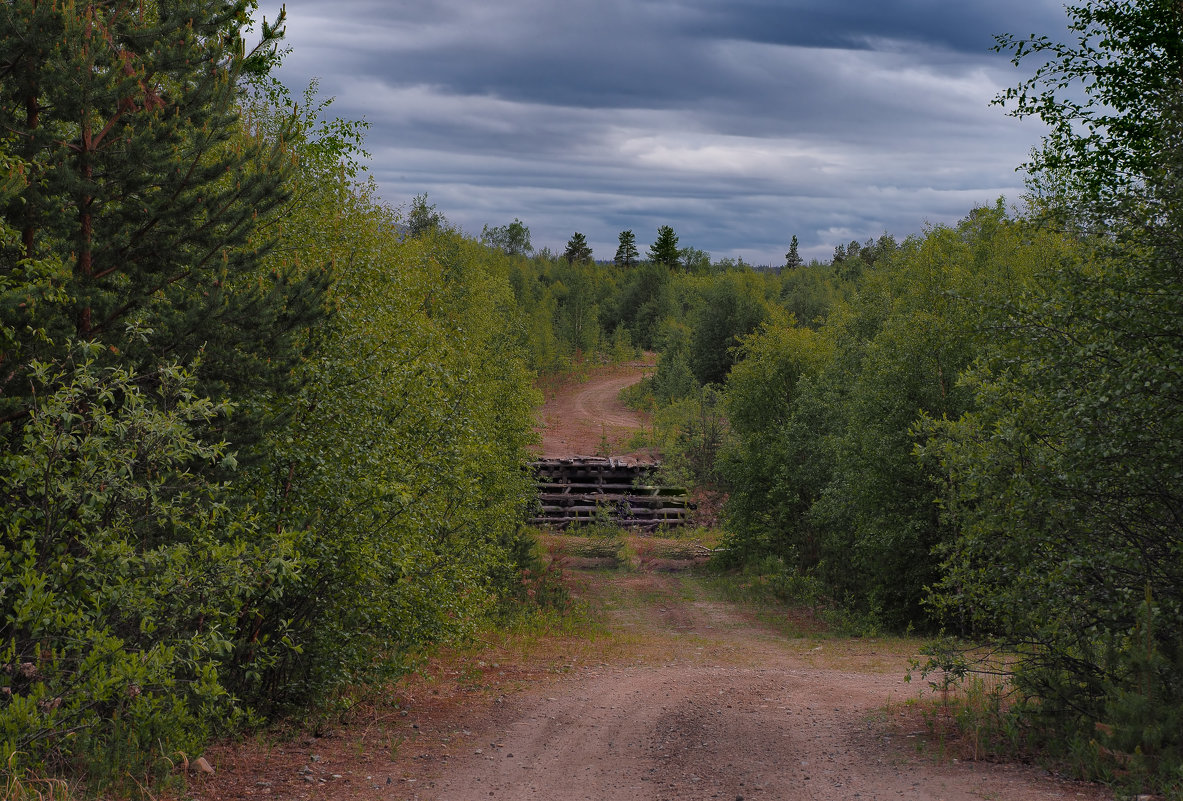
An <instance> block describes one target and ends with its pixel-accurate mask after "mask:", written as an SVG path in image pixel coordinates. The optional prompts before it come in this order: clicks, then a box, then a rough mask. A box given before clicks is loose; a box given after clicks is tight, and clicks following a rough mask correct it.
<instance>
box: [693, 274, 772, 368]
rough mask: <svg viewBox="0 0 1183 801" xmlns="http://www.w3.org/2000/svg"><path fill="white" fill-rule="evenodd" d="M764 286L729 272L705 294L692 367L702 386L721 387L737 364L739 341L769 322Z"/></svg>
mask: <svg viewBox="0 0 1183 801" xmlns="http://www.w3.org/2000/svg"><path fill="white" fill-rule="evenodd" d="M768 314H769V312H768V308H767V306H766V304H765V301H764V293H763V286H762V285H761V282H760V281H759V277H758V276H756V275H755V274H754V273H750V272H728V273H725V274H723V275H722V276H720V277H719V278H718V280H716V281H713V282H712V283H711V284H710V286H709V287H708V288H707V289H706V291H705V292H704V293H703V301H702V305H701V306H700V307H699V309H698V311H697V314H695V316H694V323H693V329H692V330H693V334H692V335H691V339H690V349H689V357H690V367H691V369H692V370H693V371H694V376H695V378H697V379H698V381H699V383H701V384H722V383H723V382H724V381H725V380H726V379H727V373H728V372H729V371H730V370H731V368H732V366H733V365H734V364H735V362H736V358H737V353H738V351H737V349H738V346H739V343H740V340H741V339H742V338H743V337H745V336H747V335H748V334H750V333H752V332H753V331H755V330H756V329H757V328H758V327H759V326H760V325H761V324H762V323H763V322H764V321H765V320H766V319H767V318H768Z"/></svg>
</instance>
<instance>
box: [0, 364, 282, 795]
mask: <svg viewBox="0 0 1183 801" xmlns="http://www.w3.org/2000/svg"><path fill="white" fill-rule="evenodd" d="M97 350H98V348H97V346H93V345H91V346H87V345H79V346H77V347H76V348H75V350H74V351H73V354H72V356H71V358H70V359H69V360H68V361H66V362H65V363H62V364H54V365H50V364H34V365H33V376H34V379H35V381H36V386H37V387H38V388H39V391H38V402H37V403H36V406H35V407H34V409H33V411H32V417H31V419H30V420H29V421H28V422H27V424H26V425H25V426H24V429H23V431H22V436H21V440H20V442H19V444H18V446H17V447H15V448H10V449H9V450H8V451H6V452H5V453H4V454H3V455H2V456H0V501H2V502H0V509H2V510H3V511H2V512H0V527H2V529H0V530H2V532H3V545H4V547H3V550H2V551H0V615H2V620H3V640H2V643H0V648H2V651H0V763H3V764H9V765H11V766H12V768H13V769H14V770H16V771H22V770H25V769H28V768H37V769H46V768H48V769H60V768H63V767H67V766H74V767H80V766H81V767H83V768H85V769H86V770H87V771H88V772H91V773H92V775H96V776H98V777H100V778H101V777H103V776H114V775H116V774H118V773H120V772H124V771H128V772H135V773H137V774H141V775H142V773H143V772H144V771H148V770H150V769H152V768H159V767H161V766H162V765H164V764H166V760H168V759H171V758H175V757H176V756H177V753H178V752H186V753H194V752H195V751H198V750H199V748H200V745H201V742H202V741H203V739H204V737H205V735H206V733H207V732H208V731H209V730H210V728H211V727H212V726H214V725H215V724H216V722H218V721H227V720H229V719H231V718H232V717H233V716H234V714H235V706H234V703H233V699H231V698H230V697H229V695H228V694H227V692H226V691H225V689H224V688H223V687H222V685H221V683H220V681H219V672H218V668H219V663H220V662H221V660H222V659H223V657H225V656H226V655H227V654H228V653H229V652H230V651H231V648H232V639H233V637H234V636H235V633H236V630H237V628H238V618H239V613H240V611H241V610H242V608H243V601H244V598H245V597H247V595H248V593H249V592H250V591H251V589H252V588H255V587H258V586H260V585H266V584H268V583H270V582H271V581H272V580H273V578H274V575H275V573H277V572H280V571H282V570H283V568H284V555H283V552H282V550H279V551H275V552H272V553H267V552H266V551H269V550H270V548H269V547H268V548H266V549H264V548H260V547H258V546H257V545H251V543H252V542H257V540H258V531H257V530H256V529H255V528H254V527H253V524H252V521H251V520H250V519H249V518H246V519H244V518H242V517H240V516H238V515H236V514H233V513H232V512H231V510H230V508H229V507H228V506H227V505H226V504H225V503H224V500H223V487H221V486H219V485H216V484H211V483H209V482H208V481H207V480H205V479H203V478H202V477H201V475H200V472H199V471H196V470H194V469H193V468H194V467H195V466H197V465H200V464H202V463H205V464H213V463H218V462H221V463H222V464H223V465H227V466H229V465H231V464H232V462H233V460H232V457H231V456H229V455H228V454H227V452H226V448H225V444H224V443H214V444H210V443H205V442H202V441H200V440H199V439H198V438H197V437H196V436H195V434H194V428H195V427H201V426H204V425H205V424H207V423H208V422H209V421H210V420H212V419H213V418H215V417H217V416H222V415H225V414H227V413H228V411H229V410H228V408H227V407H226V406H225V405H221V404H216V403H214V402H212V401H210V400H208V399H205V398H200V397H197V396H196V395H194V393H193V384H194V374H193V371H192V370H191V369H186V368H183V367H181V366H178V365H168V366H164V367H161V368H160V369H159V370H158V371H157V372H156V374H155V375H151V376H142V375H137V374H135V373H132V372H130V371H127V370H123V369H118V368H107V369H100V368H98V367H97V366H96V364H95V362H94V357H95V355H96V353H97ZM148 388H151V391H149V389H148Z"/></svg>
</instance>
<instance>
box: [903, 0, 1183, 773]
mask: <svg viewBox="0 0 1183 801" xmlns="http://www.w3.org/2000/svg"><path fill="white" fill-rule="evenodd" d="M1068 13H1069V16H1070V19H1071V23H1072V24H1071V27H1072V29H1073V30H1074V31H1075V32H1077V34H1078V35H1079V39H1078V41H1076V42H1075V43H1070V44H1066V45H1065V44H1059V43H1054V42H1051V41H1049V40H1047V39H1042V38H1034V39H1028V40H1015V39H1013V38H1009V37H1005V38H1003V39H1002V40H1001V46H1002V47H1003V48H1004V49H1013V50H1014V51H1015V55H1016V59H1022V58H1025V57H1026V56H1028V55H1029V54H1035V55H1036V56H1037V58H1041V59H1047V60H1046V63H1042V64H1041V66H1039V67H1038V68H1037V70H1036V72H1035V75H1034V77H1033V78H1031V79H1030V80H1028V81H1026V82H1025V83H1023V84H1022V85H1020V87H1018V88H1017V89H1015V90H1012V91H1011V92H1008V93H1007V94H1005V95H1004V96H1003V98H1002V100H1003V101H1005V102H1011V101H1013V102H1014V103H1015V104H1016V105H1015V113H1017V114H1019V115H1020V116H1022V115H1026V114H1035V115H1038V116H1040V117H1041V118H1043V119H1044V120H1045V121H1046V122H1047V123H1048V124H1049V125H1050V126H1051V131H1052V132H1051V134H1050V135H1049V137H1048V139H1047V140H1046V141H1045V145H1044V148H1043V150H1042V151H1041V152H1039V153H1037V154H1036V157H1035V160H1034V162H1033V164H1032V168H1033V169H1035V170H1037V173H1036V175H1035V176H1034V179H1035V189H1036V190H1037V192H1039V193H1041V196H1040V197H1039V198H1038V200H1039V202H1040V205H1039V207H1038V209H1037V210H1038V211H1039V212H1040V214H1041V218H1042V219H1043V220H1045V221H1048V222H1051V223H1053V224H1056V225H1063V226H1064V227H1066V228H1068V229H1069V230H1072V231H1074V232H1076V243H1075V248H1074V249H1073V250H1071V251H1069V252H1068V253H1066V254H1063V255H1061V256H1060V257H1059V258H1047V259H1043V260H1042V261H1041V264H1040V267H1041V268H1042V273H1043V275H1042V280H1041V282H1040V283H1039V284H1038V285H1036V286H1035V287H1033V288H1032V289H1031V291H1029V292H1027V293H1025V294H1024V295H1022V296H1021V297H1019V298H1017V299H1015V300H1014V302H1013V303H1012V304H1011V305H1010V307H1009V309H1008V314H1007V317H1006V319H1005V320H1003V321H1002V323H1003V324H1001V325H999V327H998V329H997V330H998V332H999V335H998V336H996V337H995V338H994V340H993V341H992V342H991V343H990V347H989V348H988V349H987V350H986V352H985V353H984V355H983V357H982V358H981V359H980V360H979V361H978V362H977V363H976V364H975V365H973V367H972V368H971V369H969V370H967V371H966V372H965V374H964V375H963V377H962V379H961V384H962V386H963V387H965V388H966V389H967V390H968V391H970V392H971V393H972V394H973V398H974V401H975V408H973V409H972V410H970V411H968V412H967V413H966V414H964V415H962V416H960V417H959V418H957V419H950V420H932V421H930V422H928V423H927V424H926V426H925V427H924V433H925V435H926V436H928V437H929V438H930V439H929V444H928V445H927V446H926V447H924V448H923V449H922V450H921V456H922V457H923V458H925V459H926V460H927V463H928V465H929V466H930V470H931V471H932V472H933V473H934V474H935V475H941V476H943V478H944V482H945V485H946V491H945V492H943V493H942V503H943V512H944V516H945V519H946V520H948V521H950V522H951V523H952V524H954V525H955V526H956V528H957V531H958V536H957V537H956V538H954V539H953V540H951V541H949V542H948V543H946V544H945V546H944V547H943V548H942V550H941V555H942V557H943V559H944V562H943V568H944V576H943V579H942V580H941V582H940V583H939V584H938V585H937V586H936V587H935V592H934V597H933V604H934V608H936V609H937V610H939V611H940V612H941V613H942V614H944V615H945V616H946V618H947V619H948V620H950V621H954V622H957V623H959V624H960V625H963V626H965V627H968V628H973V629H976V630H984V631H987V632H990V633H993V634H995V635H996V636H997V637H998V638H999V639H1000V641H1001V642H1003V643H1004V644H1008V645H1010V646H1012V647H1013V648H1014V649H1015V650H1016V651H1017V653H1018V655H1019V661H1018V663H1017V665H1016V666H1015V674H1014V681H1015V683H1016V685H1017V687H1018V688H1019V689H1020V690H1021V691H1022V692H1023V693H1024V694H1025V695H1026V696H1027V697H1028V698H1030V699H1031V701H1030V703H1028V704H1026V705H1024V707H1023V710H1022V711H1023V712H1024V714H1025V716H1026V717H1027V719H1028V720H1031V721H1033V722H1035V723H1037V724H1039V725H1040V727H1041V729H1043V730H1045V731H1047V732H1050V733H1051V734H1052V735H1053V737H1054V739H1055V740H1056V741H1057V742H1058V743H1059V745H1060V747H1061V748H1062V749H1065V750H1067V749H1072V750H1073V751H1074V752H1075V753H1077V754H1078V755H1082V761H1083V762H1084V763H1086V764H1091V765H1092V766H1094V767H1096V766H1098V765H1100V766H1106V769H1107V770H1108V771H1109V772H1110V773H1111V775H1119V774H1122V773H1125V774H1127V775H1128V776H1129V777H1130V780H1131V781H1133V782H1135V783H1137V782H1144V783H1145V786H1147V787H1150V788H1153V787H1156V786H1157V787H1159V788H1164V789H1168V790H1170V789H1172V788H1173V790H1174V791H1175V792H1178V791H1179V789H1180V788H1179V776H1180V770H1181V768H1180V759H1179V754H1180V753H1181V752H1183V741H1181V739H1180V735H1179V732H1180V731H1181V729H1180V725H1179V721H1180V716H1181V714H1183V713H1181V711H1180V710H1183V689H1181V688H1183V649H1181V645H1180V640H1179V637H1178V632H1179V631H1180V630H1181V629H1183V535H1181V527H1180V517H1179V510H1180V508H1183V494H1181V492H1183V491H1181V489H1180V488H1181V487H1183V468H1181V467H1180V460H1179V453H1180V451H1181V450H1183V395H1181V394H1180V387H1181V386H1183V373H1181V372H1180V365H1183V327H1181V322H1180V315H1179V309H1180V308H1183V279H1181V276H1183V269H1181V267H1183V191H1181V190H1180V186H1181V184H1180V181H1179V176H1180V175H1181V174H1183V127H1181V126H1180V124H1179V120H1180V119H1181V115H1180V111H1181V110H1183V97H1181V94H1180V90H1179V85H1178V75H1179V65H1180V63H1181V61H1183V17H1181V14H1183V9H1180V7H1179V5H1178V4H1177V3H1158V2H1147V3H1115V2H1100V3H1095V4H1090V5H1089V6H1087V7H1079V6H1072V7H1069V8H1068ZM1077 82H1083V83H1084V84H1085V87H1086V91H1085V93H1084V98H1083V100H1081V99H1080V95H1078V94H1074V93H1073V92H1072V91H1068V90H1069V89H1070V88H1075V87H1074V84H1075V83H1077ZM1099 735H1100V736H1099ZM1085 757H1087V758H1085ZM1135 789H1141V788H1135Z"/></svg>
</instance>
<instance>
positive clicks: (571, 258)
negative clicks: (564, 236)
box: [563, 231, 592, 264]
mask: <svg viewBox="0 0 1183 801" xmlns="http://www.w3.org/2000/svg"><path fill="white" fill-rule="evenodd" d="M563 258H564V259H566V260H567V263H568V264H573V263H575V262H590V261H591V260H592V249H591V247H590V246H589V245H588V244H587V237H585V236H584V235H583V234H581V233H579V232H578V231H576V232H575V233H574V234H572V235H571V238H570V239H569V240H567V249H566V250H564V251H563Z"/></svg>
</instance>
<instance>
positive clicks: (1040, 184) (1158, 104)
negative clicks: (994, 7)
mask: <svg viewBox="0 0 1183 801" xmlns="http://www.w3.org/2000/svg"><path fill="white" fill-rule="evenodd" d="M1065 11H1066V12H1067V14H1068V21H1069V24H1068V27H1069V30H1071V31H1072V32H1073V33H1074V34H1075V35H1076V41H1074V42H1068V43H1064V42H1059V41H1056V40H1054V39H1051V38H1049V37H1047V36H1036V35H1034V34H1033V35H1031V36H1028V37H1017V36H1014V35H1011V34H1007V35H1004V36H999V37H997V40H998V45H997V47H996V48H995V49H996V50H998V51H1000V52H1002V51H1006V52H1010V53H1011V54H1012V56H1013V57H1012V61H1013V62H1014V63H1015V64H1016V65H1019V64H1021V63H1023V62H1024V61H1031V62H1034V63H1036V64H1037V66H1036V69H1035V71H1034V73H1033V74H1032V75H1031V77H1030V78H1027V79H1026V80H1024V81H1023V82H1021V83H1020V84H1019V85H1018V86H1017V87H1013V88H1010V89H1007V90H1006V91H1005V92H1003V93H1002V94H1000V95H999V96H998V98H996V100H995V102H996V103H997V104H999V105H1003V106H1009V107H1010V113H1011V114H1012V115H1013V116H1015V117H1019V118H1023V117H1029V116H1035V117H1038V118H1039V119H1040V120H1041V121H1042V122H1043V123H1044V124H1045V125H1047V126H1048V127H1049V128H1050V132H1049V134H1048V135H1047V137H1045V139H1044V143H1043V147H1042V148H1041V149H1039V150H1037V151H1036V152H1035V153H1034V154H1033V156H1032V160H1031V162H1030V163H1028V164H1026V165H1024V166H1025V167H1026V168H1027V169H1028V171H1029V172H1030V173H1031V175H1032V177H1033V179H1034V188H1035V189H1036V190H1037V192H1039V193H1040V194H1042V195H1044V198H1043V199H1045V200H1048V201H1051V202H1053V203H1057V204H1064V203H1067V204H1069V205H1071V206H1072V207H1073V212H1072V215H1070V216H1067V217H1065V216H1061V217H1060V218H1059V220H1060V222H1061V223H1068V224H1085V225H1089V224H1091V223H1092V222H1094V221H1095V222H1097V223H1099V224H1102V225H1103V224H1104V221H1105V220H1106V219H1109V218H1110V214H1111V213H1112V212H1113V210H1114V209H1113V206H1114V204H1117V205H1120V204H1123V203H1125V202H1126V201H1127V200H1128V199H1129V197H1130V194H1131V193H1134V194H1137V193H1140V192H1141V191H1142V186H1143V184H1142V181H1143V179H1144V178H1145V177H1146V176H1148V175H1152V174H1154V173H1156V172H1157V171H1158V170H1159V169H1160V167H1161V165H1162V164H1163V163H1164V159H1166V158H1167V154H1169V153H1171V152H1172V151H1173V150H1174V149H1175V148H1177V146H1178V143H1177V141H1176V136H1177V135H1176V133H1175V131H1174V129H1173V128H1174V126H1172V125H1170V124H1164V123H1169V122H1170V121H1171V120H1174V119H1177V115H1178V102H1179V91H1180V89H1179V75H1180V74H1183V7H1181V6H1180V5H1179V3H1178V2H1176V0H1139V1H1138V2H1125V1H1124V0H1094V2H1090V3H1087V4H1081V5H1068V6H1065ZM1091 218H1092V219H1091Z"/></svg>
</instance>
